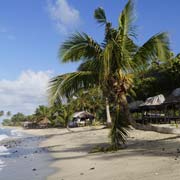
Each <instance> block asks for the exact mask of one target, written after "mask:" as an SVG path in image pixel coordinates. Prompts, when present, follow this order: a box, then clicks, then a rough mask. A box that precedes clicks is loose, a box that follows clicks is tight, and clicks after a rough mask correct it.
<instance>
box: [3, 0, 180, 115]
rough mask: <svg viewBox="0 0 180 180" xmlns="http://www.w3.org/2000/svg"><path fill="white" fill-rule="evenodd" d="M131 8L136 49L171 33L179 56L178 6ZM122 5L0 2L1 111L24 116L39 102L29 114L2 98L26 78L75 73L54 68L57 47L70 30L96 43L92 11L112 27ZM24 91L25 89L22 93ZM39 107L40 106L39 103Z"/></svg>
mask: <svg viewBox="0 0 180 180" xmlns="http://www.w3.org/2000/svg"><path fill="white" fill-rule="evenodd" d="M135 2H136V3H135V7H136V15H137V21H136V24H137V26H138V28H137V33H138V43H139V44H142V43H143V42H145V40H147V39H148V38H149V37H150V36H152V35H153V34H155V33H158V32H161V31H167V32H169V33H170V38H171V48H172V50H173V51H174V52H175V53H178V52H180V45H179V42H180V24H179V22H178V17H180V11H179V7H180V1H179V0H173V1H170V0H136V1H135ZM125 3H127V0H112V1H107V0H89V1H88V0H26V1H25V0H13V1H12V0H2V1H1V5H0V52H1V53H0V59H1V60H0V62H1V63H0V84H1V83H2V82H3V83H2V84H3V87H2V86H0V92H1V91H3V90H4V92H5V90H6V92H7V89H8V92H9V94H7V93H4V94H3V93H1V95H0V100H1V101H2V99H3V102H4V106H3V105H2V106H0V109H3V108H4V109H5V110H7V109H10V110H12V111H13V112H17V111H20V110H21V109H22V111H23V112H25V113H30V112H32V110H33V108H34V107H35V105H37V104H38V102H36V103H35V104H34V105H33V106H32V108H29V107H28V108H27V109H26V110H23V107H22V106H20V107H19V108H14V105H13V104H11V103H14V102H9V103H6V101H5V100H4V99H5V96H6V97H7V98H8V97H10V96H9V95H11V98H12V95H13V96H15V95H16V93H14V92H13V91H23V92H25V90H24V89H23V88H21V90H19V89H16V86H17V84H18V83H20V84H21V83H22V81H23V80H24V79H29V78H31V76H33V78H34V79H36V76H37V79H38V78H39V77H44V76H43V75H45V76H46V77H49V76H51V75H54V74H62V73H66V72H71V71H75V70H76V68H77V64H76V63H75V64H60V63H59V60H58V58H57V55H58V48H59V46H60V44H61V42H63V41H64V40H65V39H66V37H67V36H68V35H69V34H70V33H72V32H73V31H75V30H77V31H84V32H87V33H88V34H90V35H91V36H93V37H94V38H95V39H96V40H98V41H101V40H102V38H103V28H102V27H99V25H97V23H96V22H95V21H94V19H93V12H94V9H95V8H96V7H99V6H101V7H103V8H104V9H105V11H106V14H107V18H108V19H109V20H110V21H112V22H113V25H116V24H117V19H118V15H119V13H120V12H121V10H122V8H123V7H124V5H125ZM49 71H51V73H50V72H49ZM43 73H44V74H43ZM34 76H35V77H34ZM24 77H26V78H24ZM45 79H46V78H45ZM39 81H40V79H39ZM39 81H38V82H39ZM42 81H43V79H42ZM26 83H28V82H26ZM7 84H8V88H7V87H6V86H7ZM9 84H11V86H13V84H14V87H13V88H12V87H11V86H10V85H9ZM22 84H23V83H22ZM31 85H32V84H31ZM24 86H26V84H24ZM29 86H30V85H29V84H28V85H27V87H29ZM32 86H33V85H32ZM3 88H4V89H3ZM43 88H44V86H43ZM34 91H35V90H34ZM2 94H3V95H2ZM36 95H37V94H36ZM2 96H3V97H2ZM19 96H20V95H19ZM27 96H28V98H29V96H30V97H32V98H35V97H36V96H33V94H28V95H27ZM39 96H40V95H39ZM24 101H28V100H27V98H26V99H25V100H21V102H19V104H24V103H25V102H24ZM43 102H45V100H44V101H41V102H40V103H43ZM17 104H18V103H17ZM30 106H31V105H30ZM29 109H31V110H29Z"/></svg>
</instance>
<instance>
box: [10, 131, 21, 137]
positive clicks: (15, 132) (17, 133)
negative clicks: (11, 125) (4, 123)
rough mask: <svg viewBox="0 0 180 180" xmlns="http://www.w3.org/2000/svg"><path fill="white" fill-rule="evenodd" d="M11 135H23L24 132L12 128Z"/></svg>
mask: <svg viewBox="0 0 180 180" xmlns="http://www.w3.org/2000/svg"><path fill="white" fill-rule="evenodd" d="M11 136H16V137H21V136H22V133H21V132H20V131H18V130H17V129H13V130H11Z"/></svg>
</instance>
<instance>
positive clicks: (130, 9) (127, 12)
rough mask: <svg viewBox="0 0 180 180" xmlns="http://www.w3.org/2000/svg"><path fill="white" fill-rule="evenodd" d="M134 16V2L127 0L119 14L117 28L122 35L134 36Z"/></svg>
mask: <svg viewBox="0 0 180 180" xmlns="http://www.w3.org/2000/svg"><path fill="white" fill-rule="evenodd" d="M134 17H135V15H134V3H133V0H129V1H128V3H127V4H126V6H125V8H124V9H123V11H122V13H121V14H120V16H119V30H120V31H121V34H122V36H127V35H128V36H135V32H134V30H135V26H134V25H133V22H134V19H135V18H134Z"/></svg>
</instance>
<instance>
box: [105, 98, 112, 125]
mask: <svg viewBox="0 0 180 180" xmlns="http://www.w3.org/2000/svg"><path fill="white" fill-rule="evenodd" d="M106 117H107V126H108V127H110V126H111V124H112V120H111V115H110V110H109V101H108V98H106Z"/></svg>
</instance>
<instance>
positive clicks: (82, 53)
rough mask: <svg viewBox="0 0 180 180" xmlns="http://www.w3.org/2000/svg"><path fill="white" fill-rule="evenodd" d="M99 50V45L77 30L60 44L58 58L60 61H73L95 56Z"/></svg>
mask: <svg viewBox="0 0 180 180" xmlns="http://www.w3.org/2000/svg"><path fill="white" fill-rule="evenodd" d="M101 51H102V49H101V47H100V45H99V44H98V43H97V42H96V41H94V40H93V39H92V38H91V37H90V36H88V35H87V34H86V33H79V32H77V33H75V34H73V35H71V36H70V37H69V38H68V39H67V40H66V41H65V42H64V43H63V44H62V45H61V47H60V50H59V58H60V59H61V60H62V62H68V61H71V62H73V61H79V60H83V59H90V58H94V57H97V55H98V54H99V53H100V52H101Z"/></svg>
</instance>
